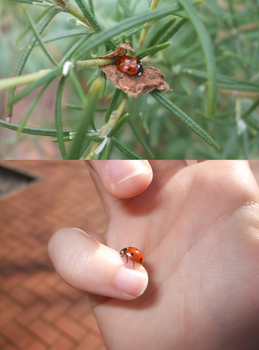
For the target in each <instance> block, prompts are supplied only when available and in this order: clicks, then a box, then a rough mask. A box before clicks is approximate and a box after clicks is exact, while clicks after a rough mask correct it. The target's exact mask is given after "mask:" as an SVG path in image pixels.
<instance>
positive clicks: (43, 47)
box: [24, 10, 58, 66]
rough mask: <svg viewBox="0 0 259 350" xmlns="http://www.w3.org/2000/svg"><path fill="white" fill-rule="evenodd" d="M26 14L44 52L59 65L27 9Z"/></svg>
mask: <svg viewBox="0 0 259 350" xmlns="http://www.w3.org/2000/svg"><path fill="white" fill-rule="evenodd" d="M24 14H25V16H26V18H27V20H28V22H29V23H30V25H31V29H32V31H33V32H34V35H35V37H36V38H37V40H38V43H39V45H40V46H41V48H42V50H43V52H45V54H46V56H47V57H48V58H49V60H50V61H51V62H52V63H53V64H54V65H55V66H57V65H58V64H57V62H56V61H55V59H54V58H53V57H52V55H51V53H50V52H49V50H48V48H47V47H46V45H45V44H44V42H43V41H42V39H41V36H40V34H39V32H38V30H37V27H36V26H35V24H34V22H33V19H32V18H31V15H30V14H29V13H27V12H26V11H25V10H24Z"/></svg>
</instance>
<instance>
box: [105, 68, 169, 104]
mask: <svg viewBox="0 0 259 350" xmlns="http://www.w3.org/2000/svg"><path fill="white" fill-rule="evenodd" d="M99 68H100V69H101V70H102V71H103V72H104V73H105V74H106V76H107V78H108V79H109V80H111V81H112V82H113V84H114V85H115V86H116V87H117V88H118V89H120V90H122V91H124V92H125V93H127V94H131V95H133V96H134V97H135V98H137V97H138V96H139V95H140V94H143V93H146V92H150V91H152V90H159V91H162V92H165V91H171V89H170V86H169V85H168V84H167V82H165V81H164V76H165V75H164V74H163V73H162V72H161V71H160V70H159V69H157V68H155V67H146V66H145V67H144V72H143V74H142V75H141V76H138V75H134V74H128V73H125V72H123V71H122V70H120V69H119V68H118V67H117V66H116V65H114V64H110V65H107V66H101V67H99Z"/></svg>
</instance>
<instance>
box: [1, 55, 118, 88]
mask: <svg viewBox="0 0 259 350" xmlns="http://www.w3.org/2000/svg"><path fill="white" fill-rule="evenodd" d="M115 62H116V59H100V60H99V59H96V60H86V61H77V62H76V63H75V67H76V71H80V70H82V69H86V68H91V67H99V66H105V65H107V64H113V63H115ZM50 72H51V69H45V70H43V71H39V72H37V73H32V74H24V75H20V76H18V77H12V78H6V79H0V91H2V90H6V89H9V88H12V87H16V86H20V85H27V84H30V83H33V82H34V81H36V80H38V79H40V78H42V77H44V76H45V75H47V74H48V73H50ZM59 75H62V72H61V73H60V74H59Z"/></svg>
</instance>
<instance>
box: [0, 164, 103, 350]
mask: <svg viewBox="0 0 259 350" xmlns="http://www.w3.org/2000/svg"><path fill="white" fill-rule="evenodd" d="M0 165H7V166H8V167H12V168H14V169H18V170H21V171H24V172H26V173H29V174H32V175H35V176H36V177H38V180H37V181H36V182H34V183H32V182H31V183H30V184H29V186H28V187H23V188H22V189H21V190H16V191H15V192H13V193H12V194H11V195H10V196H6V197H4V198H3V199H2V200H1V201H0V206H1V210H0V246H1V248H0V259H1V260H0V261H1V262H0V349H4V350H16V349H26V350H45V349H51V350H54V349H59V350H61V349H62V350H68V349H76V350H81V349H82V350H86V349H87V350H104V349H105V346H104V344H103V341H102V337H101V335H100V332H99V329H98V326H97V323H96V321H95V318H94V316H93V313H92V311H91V308H90V305H89V301H88V297H87V295H86V293H84V292H81V291H78V290H76V289H74V288H72V287H70V286H68V285H67V284H66V283H65V282H64V281H63V280H62V279H61V278H60V277H59V276H58V275H57V273H56V272H55V271H54V269H53V267H52V264H51V262H50V260H49V257H48V254H47V243H48V240H49V238H50V236H51V235H52V233H53V232H54V231H55V230H57V229H59V228H61V227H65V226H74V227H79V228H81V229H83V230H88V229H90V230H96V231H98V232H102V231H103V230H104V228H105V225H106V218H105V215H104V212H103V209H102V206H101V203H100V201H99V198H98V196H97V194H96V191H95V188H94V185H93V183H92V180H91V178H90V176H89V174H88V171H87V169H86V167H85V164H84V162H83V161H82V162H76V161H75V162H73V161H68V162H67V161H57V162H55V161H53V162H52V161H9V162H7V161H5V162H0Z"/></svg>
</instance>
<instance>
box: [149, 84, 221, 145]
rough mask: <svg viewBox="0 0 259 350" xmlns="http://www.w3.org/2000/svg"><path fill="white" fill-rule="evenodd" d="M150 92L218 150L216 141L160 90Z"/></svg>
mask: <svg viewBox="0 0 259 350" xmlns="http://www.w3.org/2000/svg"><path fill="white" fill-rule="evenodd" d="M150 94H151V95H152V96H153V97H154V98H155V99H156V100H157V101H158V102H159V103H161V105H163V106H164V107H165V108H167V109H168V110H169V111H170V112H172V113H173V114H174V115H175V116H176V117H177V118H179V119H181V120H182V121H183V122H184V123H185V124H186V125H187V126H188V127H189V128H190V129H192V131H194V132H195V133H196V134H197V135H198V136H200V137H201V138H202V139H203V140H204V141H205V142H207V143H208V144H209V145H210V146H212V147H213V148H215V149H217V150H219V149H220V146H219V145H218V144H217V142H216V141H214V140H213V138H212V137H211V136H210V135H209V134H208V133H207V132H206V131H205V130H204V129H202V128H201V127H200V126H199V125H198V124H196V123H195V121H194V120H192V119H191V118H190V117H189V116H188V115H187V114H185V113H184V112H183V111H182V110H181V109H180V108H178V107H177V106H176V105H175V104H174V103H173V102H171V101H170V100H169V99H168V98H167V97H166V96H165V95H163V94H162V93H161V92H160V91H157V90H154V91H151V92H150Z"/></svg>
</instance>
